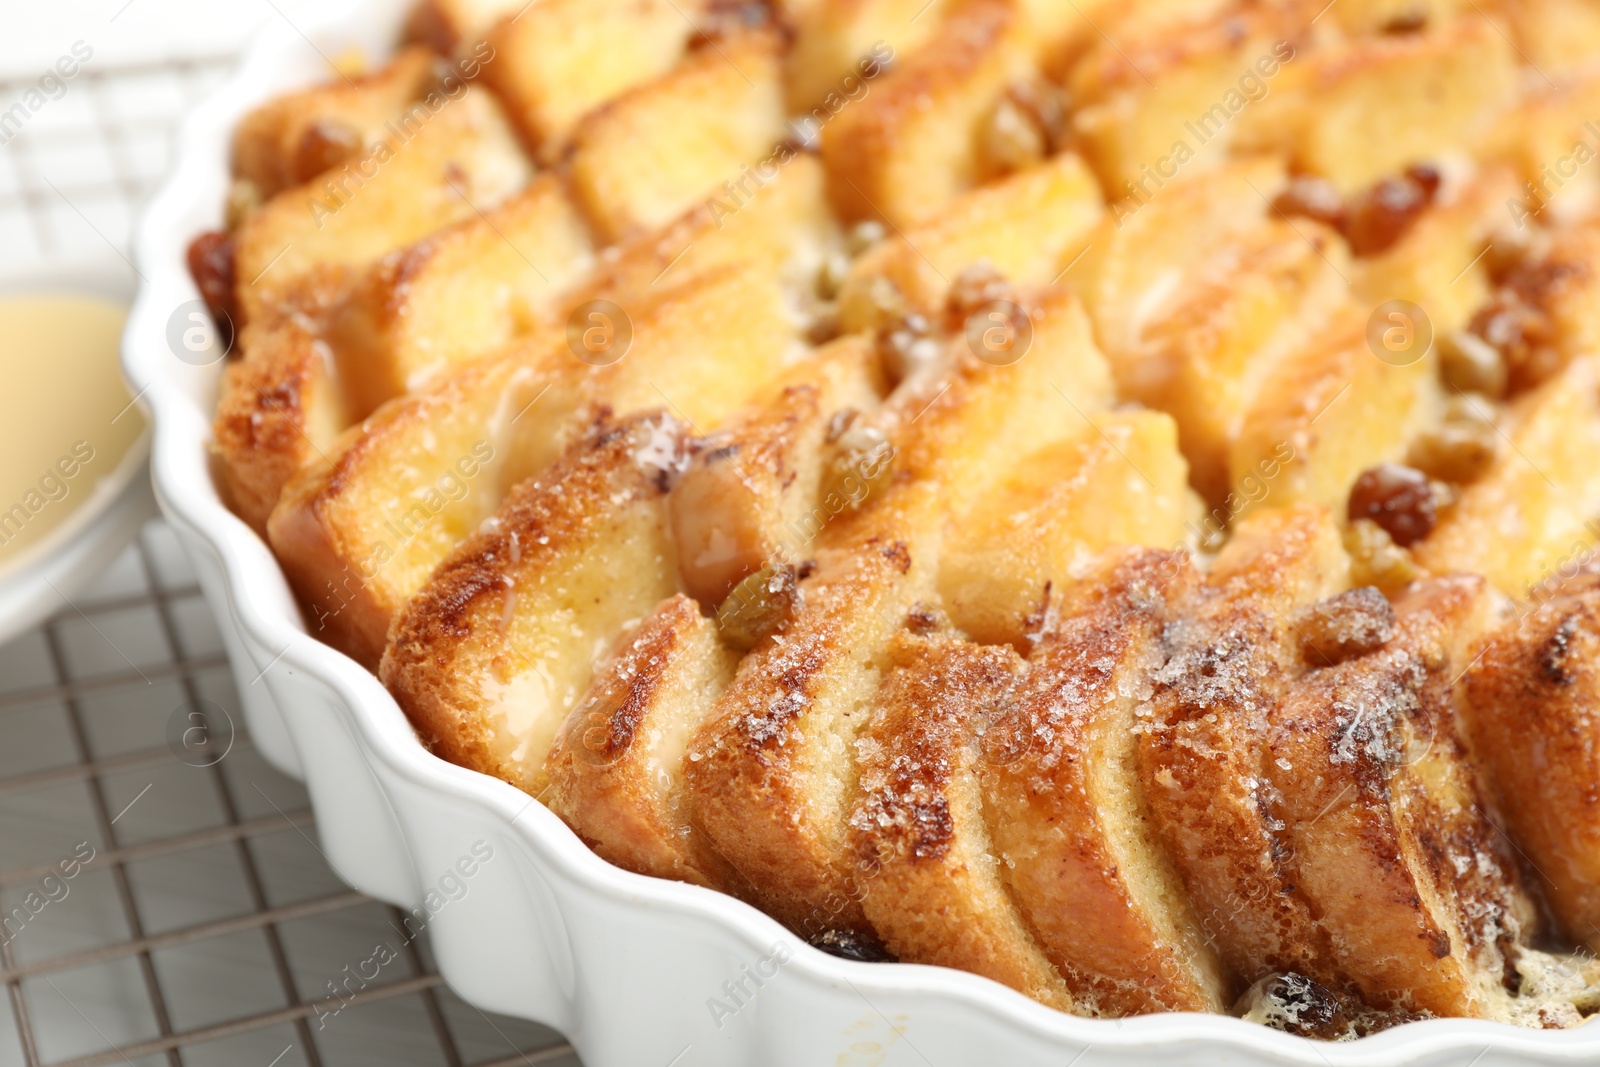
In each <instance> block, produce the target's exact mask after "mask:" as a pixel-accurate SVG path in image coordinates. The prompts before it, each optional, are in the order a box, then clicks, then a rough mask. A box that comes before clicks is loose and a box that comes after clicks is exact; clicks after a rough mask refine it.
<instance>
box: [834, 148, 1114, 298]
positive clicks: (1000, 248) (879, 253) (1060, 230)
mask: <svg viewBox="0 0 1600 1067" xmlns="http://www.w3.org/2000/svg"><path fill="white" fill-rule="evenodd" d="M1104 214H1105V205H1104V203H1103V202H1102V199H1101V195H1100V187H1099V186H1098V185H1097V184H1096V183H1095V180H1094V176H1093V175H1092V174H1090V173H1089V170H1088V168H1087V167H1085V166H1084V164H1083V161H1082V160H1081V159H1079V158H1078V157H1077V156H1075V155H1072V154H1071V153H1065V152H1064V153H1062V154H1061V155H1059V156H1056V157H1055V158H1054V159H1051V160H1049V161H1048V162H1046V163H1044V164H1043V165H1041V166H1039V167H1036V168H1034V169H1032V170H1025V171H1022V172H1020V173H1018V174H1015V175H1013V176H1011V177H1009V178H1006V179H1005V180H1003V181H999V182H996V183H994V184H993V185H984V186H980V187H979V188H977V189H973V190H971V191H970V192H967V193H964V194H962V195H961V196H960V197H958V198H957V199H955V200H954V201H952V202H951V203H950V204H949V205H948V206H947V207H946V208H945V210H943V211H940V212H939V213H937V214H936V215H934V216H933V218H931V219H929V220H928V221H927V222H925V223H923V224H921V225H917V226H908V227H906V228H905V229H904V230H903V231H902V232H899V233H894V234H891V236H890V237H889V239H888V240H886V241H884V242H883V243H882V244H880V245H878V246H877V247H876V248H873V249H871V250H870V251H868V252H866V253H865V254H863V255H862V256H861V257H860V258H859V259H857V260H856V262H855V263H854V265H853V266H852V267H851V270H850V275H849V277H848V278H846V279H845V284H844V287H843V290H842V291H841V293H840V295H839V320H840V323H841V325H843V326H844V328H845V329H868V328H870V327H871V326H872V325H874V317H875V315H876V313H877V308H876V302H875V300H874V295H873V289H874V287H875V286H876V285H877V284H880V283H878V282H876V281H875V279H880V278H881V279H886V280H888V281H889V282H890V283H892V284H893V285H894V287H895V288H896V289H897V290H899V292H900V295H901V296H902V297H903V298H904V300H905V303H906V305H907V308H908V310H911V311H915V312H917V313H919V314H921V315H923V316H925V317H927V318H929V319H937V318H938V317H939V315H940V314H941V313H942V312H943V310H944V306H945V299H946V297H947V295H948V294H949V292H950V286H951V282H952V281H953V280H954V279H956V278H958V277H960V275H961V272H962V271H964V270H966V269H967V268H968V267H971V266H973V265H974V264H977V263H980V262H985V263H987V264H988V265H989V266H991V267H993V268H994V269H995V270H996V271H998V272H999V273H1000V274H1001V275H1003V276H1004V277H1006V278H1008V279H1009V280H1011V281H1012V282H1014V283H1016V284H1018V285H1024V286H1036V285H1049V284H1051V283H1053V282H1055V281H1057V280H1058V279H1059V278H1061V276H1062V274H1063V271H1062V268H1063V267H1064V266H1066V265H1067V264H1068V263H1069V262H1070V261H1071V260H1072V259H1073V258H1074V257H1076V256H1077V254H1078V253H1079V252H1080V251H1082V250H1083V245H1084V242H1085V241H1086V240H1087V233H1088V231H1089V230H1090V228H1091V227H1093V226H1094V224H1095V223H1096V222H1098V221H1099V220H1100V219H1101V217H1102V216H1104Z"/></svg>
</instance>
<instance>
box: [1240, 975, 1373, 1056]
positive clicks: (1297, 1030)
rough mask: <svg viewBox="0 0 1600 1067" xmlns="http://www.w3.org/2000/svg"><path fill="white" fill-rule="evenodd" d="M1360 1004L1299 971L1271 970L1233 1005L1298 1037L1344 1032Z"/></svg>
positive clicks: (1255, 1019) (1330, 1036) (1253, 1019)
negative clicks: (1280, 971)
mask: <svg viewBox="0 0 1600 1067" xmlns="http://www.w3.org/2000/svg"><path fill="white" fill-rule="evenodd" d="M1359 1009H1360V1006H1359V1005H1356V1004H1355V1003H1354V1002H1352V1001H1350V1000H1349V999H1347V998H1345V997H1341V996H1339V995H1338V994H1337V993H1335V992H1334V991H1333V990H1331V989H1329V988H1327V987H1326V986H1324V985H1322V984H1321V983H1319V982H1314V981H1312V980H1311V979H1310V978H1307V977H1306V976H1305V975H1303V974H1295V973H1293V972H1289V973H1287V974H1272V975H1268V976H1267V977H1265V978H1263V979H1261V980H1260V981H1259V982H1257V983H1256V984H1255V985H1253V986H1251V987H1250V988H1249V989H1248V990H1246V991H1245V994H1244V996H1242V997H1240V998H1239V1003H1238V1005H1237V1007H1236V1008H1235V1011H1237V1012H1238V1013H1239V1014H1240V1015H1242V1016H1243V1017H1244V1018H1245V1019H1247V1020H1249V1021H1251V1022H1257V1023H1261V1024H1263V1025H1265V1026H1269V1027H1271V1028H1272V1029H1274V1030H1282V1031H1284V1032H1286V1033H1290V1034H1297V1035H1299V1036H1300V1037H1319V1038H1322V1039H1324V1040H1332V1039H1334V1038H1337V1037H1342V1036H1344V1035H1345V1034H1346V1033H1347V1032H1348V1031H1349V1030H1350V1027H1351V1024H1352V1022H1353V1021H1354V1016H1355V1015H1356V1014H1358V1013H1359Z"/></svg>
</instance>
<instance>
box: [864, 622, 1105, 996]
mask: <svg viewBox="0 0 1600 1067" xmlns="http://www.w3.org/2000/svg"><path fill="white" fill-rule="evenodd" d="M1024 669H1025V668H1024V664H1023V662H1022V660H1021V659H1020V658H1019V657H1018V656H1017V654H1016V653H1014V652H1012V651H1011V650H1010V649H1005V648H994V647H989V648H985V647H983V646H981V645H974V644H971V643H970V642H967V641H963V640H960V639H959V638H956V637H952V636H948V635H938V636H931V637H918V636H915V635H912V634H908V633H900V634H897V635H896V636H895V637H894V638H893V639H892V640H891V642H890V644H889V655H888V672H887V674H886V676H885V678H884V681H883V685H882V687H881V688H880V689H879V690H878V692H877V694H876V695H875V697H874V699H873V708H872V711H871V719H870V720H869V721H868V722H867V723H866V725H865V727H864V728H863V729H862V731H861V733H860V735H859V737H858V739H857V740H856V751H857V752H858V754H859V757H858V773H859V776H860V785H859V793H858V796H857V797H856V800H855V805H854V809H853V811H852V812H851V813H850V816H849V824H850V848H851V851H852V853H853V856H854V861H855V864H856V866H857V870H858V872H859V877H860V879H861V886H862V890H863V893H862V900H861V905H862V908H863V910H864V911H865V912H866V916H867V919H868V920H869V921H870V922H871V923H872V925H873V927H874V928H875V930H876V931H877V933H878V935H879V936H880V937H881V938H882V939H883V941H884V943H885V945H887V946H888V948H889V950H890V951H891V952H893V953H894V955H895V956H896V957H897V958H898V959H900V960H902V961H905V962H908V963H931V964H940V965H945V966H952V965H957V964H959V965H960V966H961V967H962V968H963V969H964V970H968V971H972V972H973V973H975V974H981V975H983V976H985V977H987V978H993V979H994V980H995V981H997V982H1000V983H1002V984H1004V985H1008V986H1010V987H1011V988H1013V989H1016V990H1020V991H1021V992H1023V993H1026V994H1027V995H1028V996H1030V997H1033V998H1034V999H1035V1000H1038V1001H1041V1002H1042V1003H1045V1004H1049V1005H1052V1006H1053V1007H1057V1008H1060V1009H1062V1010H1063V1011H1079V1010H1081V1007H1080V1004H1079V1002H1078V1001H1077V1000H1076V999H1075V998H1074V997H1073V995H1072V993H1071V992H1070V991H1069V989H1068V987H1067V984H1066V983H1065V982H1064V981H1062V977H1061V975H1060V973H1059V972H1057V970H1056V968H1055V967H1054V966H1053V965H1052V964H1051V962H1050V959H1049V958H1047V957H1046V955H1045V953H1044V952H1043V951H1042V950H1041V948H1040V946H1039V943H1038V941H1037V940H1036V939H1035V937H1034V935H1033V933H1032V931H1031V929H1030V927H1029V922H1028V918H1027V916H1026V915H1025V914H1024V913H1023V912H1022V911H1021V910H1019V908H1018V907H1017V905H1016V904H1015V903H1014V902H1013V901H1012V898H1011V895H1010V894H1009V893H1008V892H1007V888H1006V880H1007V879H1006V876H1007V873H1008V872H1007V869H1006V865H1005V863H1004V862H1003V861H1002V859H1001V857H1000V856H999V855H997V853H996V850H995V849H994V848H993V847H992V845H991V843H990V840H989V829H988V824H987V823H986V821H985V819H984V799H985V798H984V794H983V791H982V789H981V788H980V787H979V781H980V774H981V772H982V767H983V762H984V757H985V751H984V749H983V747H982V744H981V736H980V731H981V730H982V727H983V724H984V723H985V722H986V721H988V722H992V721H994V720H997V719H999V718H1000V717H1002V716H1003V715H1004V713H1005V712H1004V709H1005V708H1006V707H1007V706H1008V702H1009V698H1008V696H1007V693H1008V692H1009V690H1010V689H1011V688H1012V687H1013V686H1015V685H1016V684H1017V683H1018V682H1019V681H1020V680H1021V677H1022V675H1023V672H1024Z"/></svg>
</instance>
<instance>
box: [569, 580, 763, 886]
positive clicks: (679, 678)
mask: <svg viewBox="0 0 1600 1067" xmlns="http://www.w3.org/2000/svg"><path fill="white" fill-rule="evenodd" d="M737 662H738V657H737V656H736V655H735V654H734V653H733V652H732V651H730V650H729V649H727V648H724V647H723V645H722V643H721V641H720V640H719V639H718V637H717V632H716V626H715V624H714V623H712V622H711V620H710V619H708V618H706V617H705V616H704V615H702V614H701V612H700V608H699V606H698V605H697V604H696V603H695V602H694V601H693V600H692V599H690V598H689V597H686V596H683V595H682V594H679V595H677V596H674V597H671V598H669V599H668V600H665V601H663V602H662V603H661V604H660V605H658V606H657V607H656V609H655V610H654V611H652V612H651V613H650V614H649V615H648V616H646V617H645V619H644V621H643V622H642V623H640V624H639V626H638V627H637V628H636V629H631V630H628V631H625V632H624V633H623V635H622V636H621V638H620V639H619V641H618V643H617V647H616V649H615V650H614V652H613V654H612V656H611V657H610V659H609V660H608V661H607V662H606V663H604V664H603V665H602V666H601V667H600V668H599V669H598V670H597V671H596V672H595V679H594V683H593V684H592V685H591V686H590V688H589V691H588V692H587V693H586V694H585V695H584V697H583V699H582V700H580V701H579V702H578V704H577V706H576V707H575V708H573V711H572V714H571V715H569V716H568V717H567V720H566V722H565V723H563V724H562V727H561V730H560V732H559V733H558V734H556V739H555V744H554V745H553V746H552V748H551V750H550V758H549V761H548V764H547V771H548V773H549V775H550V789H549V791H548V792H547V793H546V794H545V802H546V803H547V804H549V805H550V808H551V810H553V811H554V812H555V813H556V814H557V815H560V816H561V817H562V818H563V819H565V820H566V822H567V824H568V825H570V826H571V827H572V828H573V829H574V830H575V831H577V833H578V834H579V835H580V836H581V837H583V839H584V840H585V841H587V842H589V843H590V845H591V847H593V848H594V850H595V851H596V852H598V853H599V854H600V855H601V856H603V857H605V858H606V859H608V860H610V861H611V862H612V863H615V864H617V865H618V866H619V867H626V868H627V869H628V870H631V871H637V872H639V873H641V874H651V875H655V876H656V877H658V878H673V879H677V880H680V881H687V882H694V883H696V884H698V885H707V886H712V887H713V888H721V889H726V890H728V891H729V892H734V893H739V892H741V890H742V888H743V887H742V886H741V885H740V882H739V878H738V876H737V874H735V872H734V871H733V869H732V868H731V867H729V865H728V864H727V863H726V861H724V860H723V859H722V857H721V856H719V855H717V853H716V852H715V851H714V850H713V849H711V848H710V847H709V843H708V842H707V841H706V839H705V838H704V837H702V836H700V835H698V834H695V833H694V832H693V831H692V829H691V828H690V826H689V821H688V817H687V812H686V811H685V810H684V804H683V795H682V792H683V773H682V763H683V749H684V745H685V743H686V742H687V741H688V738H689V734H690V732H691V731H692V730H693V729H694V727H695V726H696V725H697V723H698V722H699V720H700V719H702V718H703V717H704V716H705V715H706V714H707V713H709V712H710V710H711V706H712V703H713V702H714V701H715V700H716V698H717V696H718V695H719V694H720V693H721V692H722V690H723V689H725V688H726V687H727V685H728V683H729V682H730V681H732V680H733V670H734V666H735V664H736V663H737Z"/></svg>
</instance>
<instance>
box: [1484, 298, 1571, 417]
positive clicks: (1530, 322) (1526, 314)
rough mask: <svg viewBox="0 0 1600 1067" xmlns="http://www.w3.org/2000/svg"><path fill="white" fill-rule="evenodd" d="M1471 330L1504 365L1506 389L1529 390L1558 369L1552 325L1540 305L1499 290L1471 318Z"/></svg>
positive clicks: (1557, 356) (1558, 352)
mask: <svg viewBox="0 0 1600 1067" xmlns="http://www.w3.org/2000/svg"><path fill="white" fill-rule="evenodd" d="M1470 329H1471V331H1472V333H1474V334H1476V335H1477V336H1479V337H1481V338H1483V339H1484V341H1486V342H1487V343H1488V344H1490V345H1492V346H1493V347H1494V348H1495V350H1496V351H1498V352H1499V353H1500V355H1501V358H1502V359H1503V360H1504V361H1505V365H1506V377H1507V392H1511V393H1519V392H1523V391H1525V390H1527V389H1531V388H1533V387H1534V386H1536V385H1538V384H1539V383H1540V382H1543V381H1545V380H1547V379H1548V378H1550V377H1551V376H1552V375H1554V374H1555V373H1556V372H1557V371H1559V370H1560V369H1561V365H1562V357H1561V350H1560V348H1559V347H1557V344H1556V326H1555V323H1554V322H1553V321H1551V319H1550V316H1549V315H1548V314H1546V313H1545V312H1544V311H1543V310H1542V309H1541V308H1538V307H1536V306H1534V305H1531V304H1529V303H1527V302H1526V301H1524V300H1522V299H1521V298H1520V297H1519V296H1518V295H1517V294H1516V293H1515V292H1514V291H1513V290H1510V289H1505V290H1502V291H1501V292H1500V293H1499V295H1497V296H1496V297H1495V298H1494V299H1493V300H1491V301H1490V302H1489V303H1488V304H1486V305H1484V306H1483V307H1482V308H1480V309H1479V310H1478V313H1477V314H1476V315H1474V316H1473V317H1472V325H1471V327H1470Z"/></svg>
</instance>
